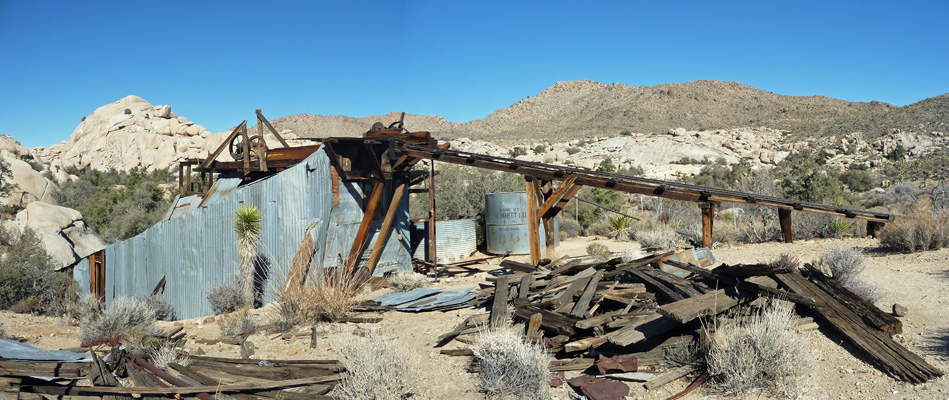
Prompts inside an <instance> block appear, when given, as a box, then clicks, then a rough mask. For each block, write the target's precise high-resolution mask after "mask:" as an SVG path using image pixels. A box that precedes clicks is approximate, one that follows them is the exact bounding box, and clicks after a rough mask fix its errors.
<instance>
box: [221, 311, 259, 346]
mask: <svg viewBox="0 0 949 400" xmlns="http://www.w3.org/2000/svg"><path fill="white" fill-rule="evenodd" d="M248 310H250V307H248V306H241V307H239V308H238V309H237V310H234V311H233V312H229V313H226V314H223V315H221V317H220V318H217V320H216V321H217V326H218V327H219V328H221V337H222V338H225V339H234V338H240V337H242V336H249V335H252V334H254V332H256V331H257V323H255V322H254V319H253V318H251V315H250V312H249V311H248Z"/></svg>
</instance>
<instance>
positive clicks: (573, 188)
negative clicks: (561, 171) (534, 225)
mask: <svg viewBox="0 0 949 400" xmlns="http://www.w3.org/2000/svg"><path fill="white" fill-rule="evenodd" d="M576 180H577V177H576V176H569V177H567V179H565V180H564V181H563V184H561V185H560V187H558V188H557V189H556V190H554V192H553V193H551V194H550V197H548V198H547V200H546V201H544V204H541V206H540V208H538V209H537V214H538V215H541V216H542V217H543V218H547V219H550V218H553V217H554V216H555V215H556V214H557V213H558V212H560V210H562V209H563V207H564V206H566V205H567V202H568V201H570V199H572V198H573V196H574V195H575V194H577V192H578V191H580V187H581V186H580V185H577V184H575V183H574V182H576Z"/></svg>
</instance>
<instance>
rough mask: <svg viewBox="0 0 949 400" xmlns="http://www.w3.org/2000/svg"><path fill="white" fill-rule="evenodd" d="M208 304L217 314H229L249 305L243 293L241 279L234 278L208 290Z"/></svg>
mask: <svg viewBox="0 0 949 400" xmlns="http://www.w3.org/2000/svg"><path fill="white" fill-rule="evenodd" d="M208 304H210V305H211V310H212V311H213V312H214V313H215V314H223V313H229V312H233V311H234V310H236V309H237V308H238V307H240V306H243V305H247V304H245V303H244V296H243V294H242V293H241V283H240V278H237V277H234V278H232V279H230V280H227V281H224V282H221V283H220V284H219V285H217V286H214V287H212V288H211V289H210V290H208Z"/></svg>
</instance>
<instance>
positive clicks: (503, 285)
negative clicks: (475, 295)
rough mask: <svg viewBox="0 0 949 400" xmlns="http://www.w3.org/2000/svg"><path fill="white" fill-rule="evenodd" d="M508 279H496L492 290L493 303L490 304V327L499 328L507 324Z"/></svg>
mask: <svg viewBox="0 0 949 400" xmlns="http://www.w3.org/2000/svg"><path fill="white" fill-rule="evenodd" d="M507 283H508V278H507V277H506V276H502V277H500V278H498V282H497V283H496V284H495V289H494V301H493V302H491V326H492V327H495V328H497V327H501V326H504V323H505V322H507V295H508V286H507Z"/></svg>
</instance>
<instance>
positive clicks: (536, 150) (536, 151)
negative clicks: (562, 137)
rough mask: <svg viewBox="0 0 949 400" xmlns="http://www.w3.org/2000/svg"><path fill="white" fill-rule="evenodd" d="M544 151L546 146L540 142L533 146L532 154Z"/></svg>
mask: <svg viewBox="0 0 949 400" xmlns="http://www.w3.org/2000/svg"><path fill="white" fill-rule="evenodd" d="M545 151H547V147H546V146H544V145H542V144H539V145H537V146H535V147H534V154H541V153H543V152H545Z"/></svg>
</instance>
